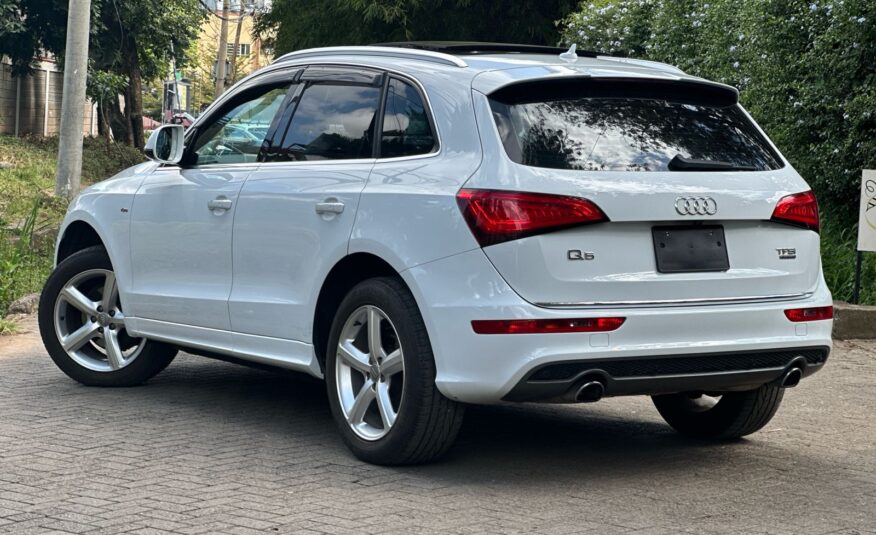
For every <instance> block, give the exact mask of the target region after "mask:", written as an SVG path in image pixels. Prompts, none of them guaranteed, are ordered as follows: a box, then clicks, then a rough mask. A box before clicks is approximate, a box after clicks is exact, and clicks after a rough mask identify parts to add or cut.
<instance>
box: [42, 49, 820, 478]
mask: <svg viewBox="0 0 876 535" xmlns="http://www.w3.org/2000/svg"><path fill="white" fill-rule="evenodd" d="M563 52H564V51H563V50H559V49H553V48H547V47H534V46H523V45H496V44H485V43H396V44H390V45H386V46H372V47H337V48H326V49H316V50H304V51H299V52H294V53H291V54H287V55H285V56H283V57H281V58H280V59H278V60H277V61H275V62H274V63H273V64H272V65H271V66H269V67H266V68H264V69H262V70H261V71H259V72H257V73H255V74H253V75H251V76H249V77H247V78H246V79H244V80H243V81H241V82H239V83H238V84H236V85H235V86H234V87H233V88H232V89H231V90H229V91H228V92H227V93H225V94H224V95H223V96H222V97H221V98H219V99H217V101H216V102H215V103H214V104H213V105H212V106H211V107H210V108H209V109H208V110H206V111H205V112H204V113H203V114H202V115H201V116H200V117H199V118H198V120H197V121H196V122H195V123H194V124H193V125H192V126H191V127H190V128H189V129H188V130H187V131H185V132H183V129H182V128H181V127H178V126H164V127H162V128H160V129H158V130H157V131H156V132H155V133H154V134H153V135H152V137H151V138H150V140H149V143H148V145H147V148H146V152H147V154H148V155H149V157H150V158H151V159H152V160H153V161H151V162H149V163H144V164H141V165H138V166H135V167H132V168H131V169H128V170H127V171H124V172H122V173H120V174H119V175H117V176H116V177H114V178H112V179H110V180H107V181H104V182H101V183H99V184H96V185H94V186H92V187H91V188H89V189H88V190H86V191H85V192H83V193H82V195H80V196H79V197H78V198H77V199H76V200H75V201H74V202H73V203H72V204H71V205H70V209H69V211H68V213H67V216H66V218H65V221H64V224H63V227H62V229H61V233H60V236H59V240H58V247H57V259H56V260H57V267H56V268H55V270H54V272H53V273H52V275H51V277H50V278H49V280H48V282H47V283H46V287H45V290H44V292H43V295H42V302H41V306H40V328H41V332H42V336H43V340H44V342H45V344H46V347H47V349H48V350H49V353H50V355H51V357H52V359H53V360H54V361H55V362H56V364H57V365H58V366H59V367H60V368H61V369H62V370H63V371H64V372H65V373H67V374H68V375H69V376H71V377H72V378H74V379H76V380H78V381H80V382H82V383H84V384H88V385H100V386H125V385H132V384H138V383H142V382H144V381H146V380H148V379H149V378H150V377H152V376H154V375H155V374H157V373H158V372H160V371H161V370H162V369H164V368H165V367H166V366H167V365H168V364H169V363H170V362H171V360H172V359H173V358H174V355H175V354H176V353H177V351H178V350H180V349H182V350H185V351H188V352H192V353H196V354H201V355H206V356H212V357H217V358H226V359H229V358H230V359H237V360H244V361H248V362H254V363H259V364H263V365H272V366H277V367H281V368H288V369H292V370H299V371H302V372H305V373H309V374H311V375H313V376H315V377H319V378H324V379H325V381H326V387H327V390H328V398H329V403H330V406H331V412H332V414H333V416H334V418H335V420H336V422H337V424H338V428H339V430H340V433H341V436H342V437H343V439H344V441H345V442H346V444H347V445H348V446H349V447H350V448H351V450H352V451H353V452H354V453H355V454H356V455H357V456H358V457H360V458H362V459H364V460H367V461H370V462H374V463H380V464H402V463H416V462H425V461H429V460H431V459H434V458H436V457H438V456H440V455H442V454H443V453H444V452H445V451H446V450H447V449H448V448H449V447H450V445H451V444H452V443H453V440H454V438H455V436H456V434H457V432H458V430H459V428H460V424H461V421H462V417H463V408H464V406H465V404H472V403H476V404H497V403H509V402H523V401H535V402H543V401H551V402H555V401H562V402H569V403H575V402H593V401H597V400H599V399H601V398H602V397H604V396H625V395H649V396H652V397H653V400H654V403H655V405H656V407H657V409H658V410H659V412H660V414H661V415H662V416H663V417H664V418H665V419H666V421H667V422H668V423H669V424H670V425H671V426H672V427H674V428H675V429H677V430H678V431H680V432H681V433H684V434H686V435H691V436H696V437H700V438H707V439H719V440H720V439H733V438H738V437H741V436H743V435H747V434H750V433H753V432H755V431H757V430H758V429H760V428H761V427H763V426H764V425H766V423H767V422H768V421H769V420H770V418H771V417H772V416H773V414H774V413H775V412H776V410H777V409H778V407H779V404H780V402H781V400H782V395H783V391H784V388H786V387H790V386H794V385H796V384H797V383H798V382H799V381H800V379H801V378H803V377H805V376H808V375H810V374H812V373H814V372H816V371H818V370H820V369H821V368H822V366H823V365H824V363H825V361H826V359H827V358H828V354H829V352H830V348H831V336H830V335H831V323H832V321H831V318H832V308H831V295H830V293H829V291H828V289H827V287H826V285H825V282H824V279H823V277H822V273H821V263H820V257H819V235H818V232H819V219H818V207H817V203H816V200H815V197H814V196H813V194H812V192H811V191H809V187H808V186H807V184H806V182H805V181H804V180H803V179H802V178H801V177H800V176H799V175H798V174H797V172H796V171H794V169H793V168H792V167H791V165H790V164H789V163H788V162H787V161H786V160H785V159H784V158H783V157H782V155H781V153H780V152H779V151H778V149H777V148H776V147H775V146H774V145H773V144H772V143H771V142H770V141H769V139H768V138H767V137H766V135H765V134H764V133H763V132H762V131H761V129H760V128H759V127H758V126H757V125H756V124H755V123H754V121H753V120H752V119H751V118H750V117H749V116H748V114H747V113H746V112H745V110H744V109H743V108H742V107H741V106H740V105H739V103H738V93H737V91H736V90H735V89H734V88H732V87H729V86H726V85H722V84H719V83H715V82H710V81H707V80H703V79H700V78H696V77H693V76H689V75H687V74H685V73H683V72H682V71H680V70H678V69H676V68H674V67H671V66H669V65H664V64H660V63H653V62H649V61H641V60H635V59H626V58H613V57H607V56H600V55H597V54H592V53H587V52H572V53H568V52H567V53H563ZM264 125H268V126H267V127H265V126H264Z"/></svg>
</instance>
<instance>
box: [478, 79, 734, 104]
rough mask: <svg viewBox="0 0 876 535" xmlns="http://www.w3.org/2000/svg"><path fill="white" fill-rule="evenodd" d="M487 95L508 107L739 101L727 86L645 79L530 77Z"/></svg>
mask: <svg viewBox="0 0 876 535" xmlns="http://www.w3.org/2000/svg"><path fill="white" fill-rule="evenodd" d="M489 96H490V98H492V99H493V100H496V101H499V102H503V103H507V104H520V103H526V102H544V101H545V100H564V99H569V98H643V99H659V100H667V101H670V102H682V103H688V104H708V105H713V106H731V105H735V104H736V103H737V102H739V91H738V90H737V89H736V88H734V87H731V86H729V85H724V84H718V83H715V82H709V81H707V80H698V79H681V80H679V79H663V78H644V77H641V78H640V77H636V78H609V77H593V76H562V77H551V78H535V79H532V78H530V79H527V80H521V81H518V82H512V83H510V84H508V85H505V86H502V87H500V88H498V89H496V90H495V91H493V92H491V93H490V94H489Z"/></svg>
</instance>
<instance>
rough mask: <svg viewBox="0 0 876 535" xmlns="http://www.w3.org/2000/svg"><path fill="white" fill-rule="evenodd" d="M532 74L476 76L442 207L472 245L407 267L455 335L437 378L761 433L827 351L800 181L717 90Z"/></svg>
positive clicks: (810, 209) (732, 96) (464, 396)
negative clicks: (630, 401)
mask: <svg viewBox="0 0 876 535" xmlns="http://www.w3.org/2000/svg"><path fill="white" fill-rule="evenodd" d="M520 70H521V71H524V69H523V68H521V69H520ZM530 72H531V70H530V71H529V72H524V73H522V75H520V76H516V75H515V74H514V73H512V72H509V71H503V72H500V73H496V72H487V73H485V74H482V75H480V76H479V77H477V78H476V79H475V80H474V83H473V92H472V93H473V96H472V98H473V102H474V108H475V114H476V116H477V121H478V128H479V132H480V136H481V143H482V146H483V153H484V160H483V162H482V165H481V166H480V168H479V169H478V170H477V172H476V173H475V174H474V175H473V176H472V177H471V178H470V179H469V180H468V181H466V182H465V184H464V185H463V187H462V188H461V189H460V191H459V192H458V193H457V202H458V205H459V207H460V210H461V211H462V212H463V215H464V217H465V219H466V221H467V223H468V225H469V228H470V231H471V232H472V234H473V235H474V236H475V238H476V240H477V241H478V243H479V245H481V247H482V249H481V250H479V251H475V252H469V253H465V254H461V255H458V256H455V257H452V258H448V259H444V260H439V261H437V262H433V263H430V264H428V265H426V266H419V267H416V268H414V269H412V270H411V271H410V273H409V274H407V276H408V277H410V278H411V279H412V280H411V286H412V287H414V288H416V290H415V291H418V292H419V295H418V297H419V299H418V300H419V301H421V302H423V303H429V306H428V309H426V310H424V311H423V314H424V317H425V320H426V322H427V324H429V325H430V327H431V329H430V331H432V332H436V333H454V334H453V335H452V336H440V337H438V339H437V340H433V345H434V346H435V349H436V353H437V354H438V355H439V357H438V358H437V359H436V363H437V367H438V378H437V383H438V385H439V388H440V389H441V391H442V392H443V393H445V394H446V395H448V396H449V397H451V398H452V399H458V400H462V401H466V402H477V403H495V402H499V401H567V402H575V401H579V402H580V401H595V400H598V399H600V398H601V397H603V396H612V395H631V394H647V395H652V396H654V400H655V404H656V405H657V407H658V409H659V410H660V412H661V414H662V415H663V416H664V417H665V418H666V419H667V421H668V422H669V423H670V424H671V425H673V426H674V427H675V428H676V429H678V430H679V431H681V432H683V433H686V434H690V435H694V436H698V437H703V438H724V439H726V438H736V437H739V436H742V435H745V434H749V433H752V432H754V431H756V430H758V429H760V428H761V427H762V426H763V425H765V424H766V423H767V422H768V421H769V419H770V418H771V417H772V415H773V414H774V412H775V410H776V409H777V407H778V405H779V402H780V401H781V397H782V389H783V388H784V387H789V386H794V385H796V384H797V382H799V380H800V379H801V378H802V377H804V376H807V375H810V374H812V373H814V372H815V371H817V370H819V369H820V368H821V366H822V365H823V364H824V363H825V361H826V359H827V357H828V354H829V352H830V347H831V327H832V321H831V318H832V307H831V296H830V293H829V291H828V289H827V287H826V285H825V282H824V280H823V277H822V274H821V261H820V256H819V235H818V230H819V220H818V207H817V203H816V200H815V197H814V195H813V194H812V193H811V191H809V188H808V186H807V185H806V183H805V181H804V180H803V179H802V178H801V177H800V176H799V175H798V174H797V173H796V172H795V171H794V170H793V168H792V167H791V166H790V165H789V164H788V163H787V162H786V161H785V160H784V159H783V158H782V156H781V155H780V154H779V152H778V151H777V149H776V148H775V147H774V146H773V145H772V144H771V143H770V142H769V140H768V139H767V138H766V136H765V135H764V134H763V132H762V131H761V130H760V129H759V128H758V127H757V126H756V124H755V123H754V122H753V121H752V120H751V118H750V117H749V116H748V115H747V113H746V112H745V111H744V110H743V109H742V108H741V107H740V106H739V105H738V103H737V93H736V91H735V90H734V89H732V88H730V87H727V86H722V85H720V84H713V83H710V82H706V81H700V80H696V81H692V80H666V79H661V77H659V76H657V77H653V78H650V77H630V78H616V77H596V76H592V77H589V76H588V77H584V76H537V77H531V76H528V74H530ZM485 79H486V80H485ZM509 81H510V82H509ZM495 85H499V86H500V87H499V88H498V89H496V88H495V87H494V86H495Z"/></svg>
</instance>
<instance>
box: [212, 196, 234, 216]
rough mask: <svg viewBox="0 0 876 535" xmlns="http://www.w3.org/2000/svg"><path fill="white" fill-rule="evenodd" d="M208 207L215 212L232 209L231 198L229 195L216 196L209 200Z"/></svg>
mask: <svg viewBox="0 0 876 535" xmlns="http://www.w3.org/2000/svg"><path fill="white" fill-rule="evenodd" d="M207 208H209V209H210V210H211V211H213V212H224V211H226V210H230V209H231V199H229V198H228V197H216V198H215V199H213V200H211V201H209V202H207Z"/></svg>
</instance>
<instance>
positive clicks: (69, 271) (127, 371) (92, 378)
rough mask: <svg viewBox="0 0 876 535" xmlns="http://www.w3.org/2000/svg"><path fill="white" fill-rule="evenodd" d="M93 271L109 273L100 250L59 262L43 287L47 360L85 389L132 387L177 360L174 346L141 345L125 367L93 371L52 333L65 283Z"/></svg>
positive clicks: (41, 311)
mask: <svg viewBox="0 0 876 535" xmlns="http://www.w3.org/2000/svg"><path fill="white" fill-rule="evenodd" d="M92 269H105V270H109V271H112V269H113V267H112V263H111V262H110V259H109V256H108V255H107V253H106V250H105V249H104V248H103V247H101V246H95V247H89V248H87V249H83V250H81V251H78V252H76V253H74V254H72V255H70V256H69V257H67V258H66V259H64V261H63V262H61V263H60V264H59V265H58V266H57V267H56V268H55V270H54V271H52V274H51V275H49V279H48V280H47V281H46V284H45V286H44V287H43V292H42V295H41V296H40V305H39V317H38V319H39V327H40V335H41V336H42V339H43V344H44V345H45V347H46V350H47V351H48V353H49V356H50V357H51V358H52V360H53V361H54V362H55V364H56V365H57V366H58V368H60V369H61V371H63V372H64V373H66V374H67V375H68V376H69V377H70V378H72V379H74V380H76V381H79V382H80V383H82V384H84V385H87V386H134V385H138V384H141V383H144V382H146V381H147V380H149V379H151V378H152V377H154V376H155V375H156V374H158V373H159V372H161V371H162V370H163V369H165V368H166V367H167V366H168V365H169V364H170V363H171V361H172V360H173V358H174V357H175V356H176V353H177V349H176V348H175V347H174V346H171V345H168V344H163V343H159V342H153V341H149V340H146V341H144V344H145V345H144V347H143V349H142V351H141V353H140V354H139V355H137V357H136V358H135V359H134V360H133V361H132V362H131V363H130V364H128V365H126V366H124V367H122V368H119V369H117V370H113V371H95V370H91V369H88V368H86V367H84V366H82V365H80V364H79V363H77V362H76V361H75V360H73V358H71V357H70V355H68V354H67V351H65V350H64V348H63V347H62V346H61V342H60V340H59V339H58V334H57V333H56V331H55V303H56V301H57V299H58V295H59V294H60V292H61V290H62V289H63V287H64V285H66V284H67V282H68V281H70V280H72V279H73V278H74V277H75V276H76V275H78V274H80V273H84V272H85V271H88V270H92Z"/></svg>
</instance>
